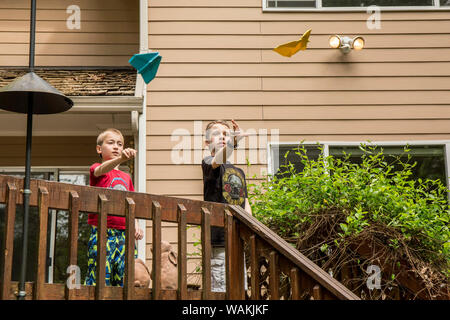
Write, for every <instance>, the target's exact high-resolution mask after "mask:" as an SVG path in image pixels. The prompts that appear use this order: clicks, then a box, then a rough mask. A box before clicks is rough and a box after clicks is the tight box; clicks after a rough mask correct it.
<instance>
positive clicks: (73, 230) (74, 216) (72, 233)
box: [65, 191, 80, 300]
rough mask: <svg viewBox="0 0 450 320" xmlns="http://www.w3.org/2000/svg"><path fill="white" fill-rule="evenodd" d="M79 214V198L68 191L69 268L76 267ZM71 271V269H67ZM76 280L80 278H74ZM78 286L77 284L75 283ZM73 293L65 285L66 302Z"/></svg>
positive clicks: (73, 192)
mask: <svg viewBox="0 0 450 320" xmlns="http://www.w3.org/2000/svg"><path fill="white" fill-rule="evenodd" d="M79 213H80V197H79V196H78V193H77V192H76V191H70V193H69V248H70V249H69V251H70V252H69V266H70V267H72V266H76V265H77V260H78V257H77V252H78V215H79ZM69 270H72V269H69ZM75 279H76V280H80V278H78V277H75ZM76 285H78V283H76ZM74 296H75V291H74V289H73V288H71V287H70V286H69V284H66V286H65V297H66V299H67V300H73V299H74Z"/></svg>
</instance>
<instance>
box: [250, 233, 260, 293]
mask: <svg viewBox="0 0 450 320" xmlns="http://www.w3.org/2000/svg"><path fill="white" fill-rule="evenodd" d="M250 268H251V282H252V283H251V291H252V297H251V298H252V300H260V299H261V290H260V288H259V263H258V250H257V243H256V235H254V234H253V235H251V236H250Z"/></svg>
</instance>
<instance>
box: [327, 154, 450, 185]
mask: <svg viewBox="0 0 450 320" xmlns="http://www.w3.org/2000/svg"><path fill="white" fill-rule="evenodd" d="M408 148H409V149H410V151H409V152H408V154H410V155H411V159H410V160H409V161H408V163H410V164H413V163H415V162H416V163H417V164H416V166H415V167H414V168H412V169H411V171H412V178H413V179H415V180H416V179H418V178H421V179H423V180H424V179H432V180H436V179H440V180H441V182H442V183H443V184H444V185H445V183H446V179H445V156H444V155H445V151H444V146H409V147H408ZM382 149H383V154H385V155H387V157H386V160H388V162H389V160H390V159H392V160H394V158H393V157H389V156H399V155H402V157H401V158H400V159H401V160H402V161H404V162H406V161H407V160H408V159H407V156H406V155H405V154H404V148H403V146H384V147H382ZM376 150H381V148H379V147H378V148H377V149H376ZM344 151H345V153H346V154H350V158H349V160H350V161H351V162H353V163H358V164H359V163H361V162H362V161H361V156H362V154H363V151H362V150H361V149H359V147H357V146H344V147H340V146H330V147H329V154H330V155H332V156H334V157H343V152H344ZM396 167H398V169H400V165H399V166H397V165H394V168H396Z"/></svg>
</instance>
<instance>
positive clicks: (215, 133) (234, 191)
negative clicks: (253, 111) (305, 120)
mask: <svg viewBox="0 0 450 320" xmlns="http://www.w3.org/2000/svg"><path fill="white" fill-rule="evenodd" d="M231 122H232V123H233V131H232V130H231V128H230V126H229V125H228V123H227V122H226V121H220V120H217V121H213V122H210V123H209V124H208V125H207V127H206V141H205V143H206V145H207V146H208V147H209V150H210V152H211V156H208V157H205V158H204V159H203V161H202V170H203V198H204V200H205V201H214V202H222V203H229V204H234V205H240V206H241V207H242V208H243V209H245V210H246V211H247V212H248V213H249V214H250V215H251V214H252V210H251V207H250V203H249V201H248V197H247V184H246V181H245V174H244V171H243V170H242V169H240V168H237V167H235V166H234V165H232V164H231V163H229V162H228V161H227V159H228V158H229V157H230V156H231V154H232V153H233V150H234V149H235V148H236V147H237V144H238V142H239V140H241V139H242V138H244V137H245V136H246V134H242V133H241V132H240V129H239V126H238V124H237V123H236V122H235V121H234V120H231ZM211 246H212V254H211V291H216V292H223V291H225V232H224V229H223V228H221V227H211Z"/></svg>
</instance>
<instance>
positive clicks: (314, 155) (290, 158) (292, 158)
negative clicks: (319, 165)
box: [274, 145, 321, 176]
mask: <svg viewBox="0 0 450 320" xmlns="http://www.w3.org/2000/svg"><path fill="white" fill-rule="evenodd" d="M278 147H279V149H278V167H277V166H275V167H274V172H275V173H276V175H277V176H281V175H283V173H284V172H286V168H283V167H282V166H283V165H287V164H289V163H292V164H293V165H294V168H295V171H297V172H300V171H302V170H303V168H304V167H305V166H304V165H303V163H302V162H301V158H300V156H299V155H298V154H296V152H298V145H280V146H278ZM304 147H305V149H306V155H307V156H308V159H311V160H317V159H318V158H319V155H320V153H321V150H320V149H319V147H321V146H317V145H309V146H304ZM288 151H289V153H288V155H287V157H286V158H285V155H286V153H287V152H288Z"/></svg>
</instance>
